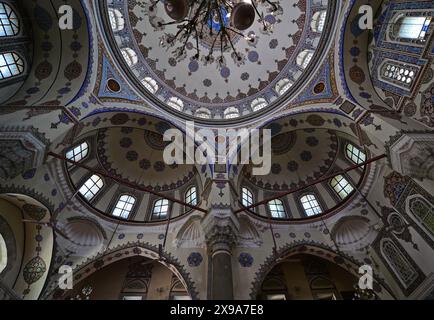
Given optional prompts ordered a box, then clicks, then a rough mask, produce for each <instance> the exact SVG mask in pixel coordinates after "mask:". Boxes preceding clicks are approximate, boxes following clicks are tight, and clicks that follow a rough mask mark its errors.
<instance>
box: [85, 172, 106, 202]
mask: <svg viewBox="0 0 434 320" xmlns="http://www.w3.org/2000/svg"><path fill="white" fill-rule="evenodd" d="M103 186H104V181H103V180H102V178H101V177H100V176H98V175H96V174H94V175H93V176H92V177H90V178H89V179H88V180H87V181H86V182H85V183H84V184H83V185H82V186H81V188H80V190H79V192H80V194H81V195H82V196H83V197H85V198H86V200H88V201H90V200H92V199H93V198H94V197H95V196H96V194H97V193H98V192H99V191H100V190H101V189H102V187H103Z"/></svg>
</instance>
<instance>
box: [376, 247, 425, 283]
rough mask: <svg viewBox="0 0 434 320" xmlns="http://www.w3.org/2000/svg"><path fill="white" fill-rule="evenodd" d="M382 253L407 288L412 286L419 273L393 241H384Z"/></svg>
mask: <svg viewBox="0 0 434 320" xmlns="http://www.w3.org/2000/svg"><path fill="white" fill-rule="evenodd" d="M381 252H382V254H383V256H384V257H385V258H386V260H387V262H388V263H389V265H390V267H391V268H392V270H393V272H394V273H395V274H396V276H397V277H398V279H400V280H401V282H402V283H403V284H404V285H405V286H406V287H408V286H410V285H411V284H412V283H413V282H414V281H415V280H416V279H417V277H418V273H417V271H416V270H415V269H414V268H413V266H412V265H411V263H410V262H409V261H408V260H407V258H406V257H405V256H404V254H403V253H402V252H401V250H399V249H398V248H397V247H396V245H395V244H394V243H393V242H392V241H391V240H389V239H385V240H383V242H382V244H381Z"/></svg>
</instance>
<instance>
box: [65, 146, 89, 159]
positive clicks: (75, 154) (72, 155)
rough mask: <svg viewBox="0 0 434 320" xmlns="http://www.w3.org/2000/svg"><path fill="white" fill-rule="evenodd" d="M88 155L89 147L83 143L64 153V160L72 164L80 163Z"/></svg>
mask: <svg viewBox="0 0 434 320" xmlns="http://www.w3.org/2000/svg"><path fill="white" fill-rule="evenodd" d="M88 154H89V145H88V143H87V142H86V141H85V142H83V143H81V144H79V145H77V146H75V147H73V148H72V149H70V150H68V151H67V152H66V158H68V159H69V160H72V161H74V162H80V161H81V160H83V159H84V158H86V157H87V155H88Z"/></svg>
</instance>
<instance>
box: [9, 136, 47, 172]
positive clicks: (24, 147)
mask: <svg viewBox="0 0 434 320" xmlns="http://www.w3.org/2000/svg"><path fill="white" fill-rule="evenodd" d="M11 129H12V128H11ZM46 147H47V143H46V141H43V139H40V137H38V136H37V134H35V133H34V132H32V131H31V130H28V131H27V130H26V131H12V130H8V129H6V130H4V131H1V130H0V155H1V158H0V178H1V179H12V178H15V177H16V176H18V175H19V174H21V173H23V172H25V171H27V170H30V169H33V168H37V167H39V166H40V165H42V164H43V162H44V159H45V150H46Z"/></svg>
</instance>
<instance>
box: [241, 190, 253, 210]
mask: <svg viewBox="0 0 434 320" xmlns="http://www.w3.org/2000/svg"><path fill="white" fill-rule="evenodd" d="M241 200H242V203H243V206H245V207H250V206H251V205H252V204H253V193H252V192H251V191H250V190H249V189H247V188H243V189H242V190H241Z"/></svg>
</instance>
